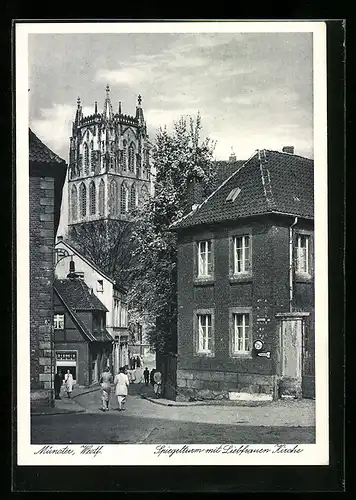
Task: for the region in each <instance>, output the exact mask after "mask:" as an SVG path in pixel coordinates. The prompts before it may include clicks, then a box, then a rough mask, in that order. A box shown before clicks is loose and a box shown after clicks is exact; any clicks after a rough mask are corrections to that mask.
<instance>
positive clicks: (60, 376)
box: [54, 370, 74, 399]
mask: <svg viewBox="0 0 356 500" xmlns="http://www.w3.org/2000/svg"><path fill="white" fill-rule="evenodd" d="M63 380H64V388H65V391H66V393H67V397H68V398H70V395H71V392H72V391H73V385H74V380H73V375H72V374H71V372H70V370H67V373H66V374H65V375H64V373H63V372H61V373H59V372H57V373H56V374H55V376H54V397H55V399H62V398H61V396H60V394H61V388H62V384H63Z"/></svg>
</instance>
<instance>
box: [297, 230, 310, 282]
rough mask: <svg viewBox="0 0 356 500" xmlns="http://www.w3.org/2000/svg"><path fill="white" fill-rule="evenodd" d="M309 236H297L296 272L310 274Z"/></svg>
mask: <svg viewBox="0 0 356 500" xmlns="http://www.w3.org/2000/svg"><path fill="white" fill-rule="evenodd" d="M309 258H310V236H309V235H306V234H298V235H297V244H296V272H297V273H300V274H310V265H309Z"/></svg>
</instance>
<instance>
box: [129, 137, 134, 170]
mask: <svg viewBox="0 0 356 500" xmlns="http://www.w3.org/2000/svg"><path fill="white" fill-rule="evenodd" d="M129 170H130V172H134V170H135V149H134V145H133V144H132V143H131V144H130V146H129Z"/></svg>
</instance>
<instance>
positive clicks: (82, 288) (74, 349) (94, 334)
mask: <svg viewBox="0 0 356 500" xmlns="http://www.w3.org/2000/svg"><path fill="white" fill-rule="evenodd" d="M106 313H107V309H106V307H105V306H104V304H103V303H102V302H101V301H100V300H99V299H98V298H97V297H96V295H94V294H93V292H92V290H91V289H90V288H89V287H88V285H87V284H86V283H85V282H84V281H83V279H81V278H80V277H79V276H78V275H77V274H76V273H75V267H74V265H73V261H72V265H71V273H69V274H68V277H67V278H66V279H57V280H56V281H55V283H54V342H55V370H56V372H57V373H59V374H60V375H62V377H63V378H64V375H65V373H67V370H69V371H70V372H71V373H72V375H73V380H74V383H75V384H78V385H81V386H88V385H90V384H92V383H94V382H98V381H99V378H100V374H101V373H102V372H103V370H104V368H106V367H107V366H109V367H110V368H111V352H112V337H111V335H110V334H109V332H108V331H107V330H106Z"/></svg>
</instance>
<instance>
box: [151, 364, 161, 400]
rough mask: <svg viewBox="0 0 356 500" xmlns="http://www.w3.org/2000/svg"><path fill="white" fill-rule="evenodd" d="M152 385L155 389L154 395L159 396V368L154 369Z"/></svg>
mask: <svg viewBox="0 0 356 500" xmlns="http://www.w3.org/2000/svg"><path fill="white" fill-rule="evenodd" d="M153 380H154V386H153V389H154V391H155V394H156V396H157V397H158V398H159V397H160V396H161V392H162V374H161V372H160V371H159V370H157V371H155V373H154V375H153Z"/></svg>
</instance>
